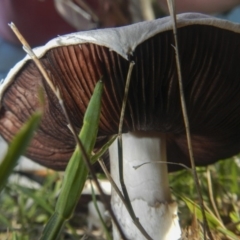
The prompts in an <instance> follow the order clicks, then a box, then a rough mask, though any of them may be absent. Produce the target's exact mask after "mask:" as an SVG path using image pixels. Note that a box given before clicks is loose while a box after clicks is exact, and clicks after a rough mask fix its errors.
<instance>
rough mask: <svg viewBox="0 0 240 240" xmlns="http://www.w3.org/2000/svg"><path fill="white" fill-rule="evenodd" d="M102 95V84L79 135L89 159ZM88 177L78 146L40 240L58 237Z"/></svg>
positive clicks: (100, 83) (98, 86) (88, 109)
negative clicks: (53, 210)
mask: <svg viewBox="0 0 240 240" xmlns="http://www.w3.org/2000/svg"><path fill="white" fill-rule="evenodd" d="M102 91H103V83H102V82H101V81H99V82H98V83H97V85H96V87H95V89H94V93H93V96H92V98H91V100H90V102H89V105H88V108H87V110H86V113H85V116H84V119H83V126H82V129H81V132H80V135H79V137H80V140H81V142H82V143H83V146H84V148H85V150H86V153H87V154H88V156H90V154H91V152H92V150H93V147H94V145H95V141H96V138H97V132H98V123H99V118H100V110H101V96H102ZM87 175H88V168H87V166H86V164H85V162H84V159H83V154H82V152H81V151H80V150H79V147H78V146H77V147H76V149H75V151H74V153H73V155H72V157H71V159H70V161H69V163H68V166H67V168H66V172H65V176H64V180H63V186H62V190H61V192H60V195H59V198H58V200H57V204H56V208H55V212H54V214H53V215H52V217H51V218H50V220H49V221H48V223H47V225H46V227H45V229H44V231H43V235H42V238H41V239H43V240H45V239H47V240H51V239H57V238H58V237H59V235H60V233H61V230H62V228H63V226H64V224H65V222H66V221H67V220H68V219H69V218H70V217H71V216H72V214H73V212H74V209H75V207H76V205H77V203H78V201H79V198H80V195H81V192H82V189H83V187H84V184H85V181H86V178H87Z"/></svg>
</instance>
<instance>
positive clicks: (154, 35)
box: [0, 14, 240, 171]
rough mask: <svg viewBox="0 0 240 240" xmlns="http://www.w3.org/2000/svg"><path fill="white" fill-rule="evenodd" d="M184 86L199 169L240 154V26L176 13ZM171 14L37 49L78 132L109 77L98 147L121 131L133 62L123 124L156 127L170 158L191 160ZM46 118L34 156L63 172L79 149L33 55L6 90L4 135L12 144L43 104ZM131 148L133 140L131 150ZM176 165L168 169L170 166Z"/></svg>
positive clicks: (0, 117) (0, 121) (0, 114)
mask: <svg viewBox="0 0 240 240" xmlns="http://www.w3.org/2000/svg"><path fill="white" fill-rule="evenodd" d="M178 19H179V20H178V21H179V22H178V41H179V51H180V60H181V67H182V77H183V88H184V94H185V100H186V105H187V112H188V117H189V123H190V131H191V136H192V144H193V152H194V158H195V162H196V165H200V166H202V165H207V164H211V163H213V162H215V161H217V160H219V159H222V158H227V157H231V156H232V155H234V154H237V153H239V152H240V114H239V109H240V94H239V92H240V81H239V80H240V68H239V62H240V26H239V25H236V24H232V23H230V22H226V21H223V20H218V19H216V18H211V17H207V16H205V15H201V14H180V15H178ZM171 26H172V23H171V20H170V18H169V17H167V18H163V19H159V20H155V21H150V22H143V23H138V24H134V25H130V26H127V27H121V28H115V29H104V30H96V31H89V32H79V33H76V34H71V35H66V36H63V37H60V38H56V39H53V40H52V41H50V42H49V43H48V44H46V46H44V47H40V48H38V49H37V50H36V53H37V55H38V56H39V57H41V62H42V64H43V65H44V67H45V69H46V70H47V72H48V73H49V75H50V78H51V79H52V81H53V82H54V84H55V85H56V86H57V87H58V88H59V89H60V91H61V93H62V96H63V99H64V100H65V103H66V107H67V109H68V112H69V114H70V117H71V119H72V121H73V123H74V126H75V127H76V128H77V130H78V131H79V130H80V128H81V126H82V119H83V115H84V113H85V110H86V107H87V104H88V102H89V99H90V97H91V95H92V92H93V89H94V86H95V84H96V82H97V81H98V80H99V79H100V77H101V76H103V80H104V83H105V87H104V94H103V99H102V111H101V119H100V127H99V133H98V140H97V143H96V148H99V147H100V146H101V145H103V143H104V142H106V141H107V139H108V137H109V136H111V135H112V134H115V133H117V131H118V124H119V118H120V111H121V106H122V99H123V93H124V86H125V81H126V76H127V71H128V66H129V61H128V54H129V53H132V56H131V59H133V60H134V62H135V66H134V68H133V72H132V78H131V83H130V90H129V98H128V102H127V108H126V114H125V119H124V125H123V130H124V132H128V131H141V132H147V131H151V132H152V131H157V132H160V133H165V134H166V137H167V155H168V161H170V162H176V163H183V164H186V165H187V166H190V162H189V157H188V148H187V143H186V136H185V127H184V123H183V117H182V110H181V104H180V97H179V89H178V79H177V70H176V62H175V52H174V48H173V47H172V45H174V40H173V33H172V30H171ZM41 86H43V87H44V95H45V109H44V117H43V120H42V123H41V126H40V128H39V130H38V131H37V133H36V135H35V137H34V139H33V141H32V143H31V145H30V146H29V148H28V151H27V156H28V157H30V158H31V159H33V160H34V161H37V162H39V163H41V164H43V165H45V166H48V167H51V168H54V169H64V168H65V166H66V164H67V162H68V159H69V158H70V156H71V154H72V152H73V150H74V147H75V141H74V138H73V136H72V134H71V132H70V131H69V129H68V128H67V126H66V124H67V122H66V120H65V116H64V115H63V113H62V109H61V107H60V105H59V104H58V101H57V99H56V97H55V96H54V94H53V93H52V91H51V90H50V89H49V87H48V86H47V84H46V82H45V80H44V79H43V77H42V76H41V75H40V73H39V71H38V69H37V68H36V66H35V64H34V63H33V62H32V60H29V57H26V58H25V59H24V60H23V61H22V62H20V63H18V64H17V65H16V66H15V68H13V69H12V70H11V71H10V73H9V75H8V76H7V78H6V79H5V81H4V82H3V83H2V85H1V86H0V97H1V110H0V134H1V135H2V136H3V137H4V138H5V139H6V140H7V141H11V139H12V137H13V136H14V134H16V132H17V131H18V129H19V128H20V127H21V126H22V124H23V123H24V122H25V121H26V120H27V119H28V118H29V117H30V115H31V114H32V113H33V112H34V111H35V110H36V109H37V108H39V106H40V104H39V101H38V91H39V88H40V87H41ZM133 147H134V146H133ZM177 169H179V166H177V165H169V171H173V170H177Z"/></svg>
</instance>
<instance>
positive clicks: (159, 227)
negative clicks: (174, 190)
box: [109, 133, 181, 240]
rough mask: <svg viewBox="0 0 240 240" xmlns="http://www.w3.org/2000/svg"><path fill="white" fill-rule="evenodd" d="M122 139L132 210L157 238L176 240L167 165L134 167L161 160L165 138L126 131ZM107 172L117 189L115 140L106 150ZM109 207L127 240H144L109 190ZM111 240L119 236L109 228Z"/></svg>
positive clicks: (175, 219) (125, 173)
mask: <svg viewBox="0 0 240 240" xmlns="http://www.w3.org/2000/svg"><path fill="white" fill-rule="evenodd" d="M122 139H123V174H124V181H125V184H126V187H127V190H128V194H129V197H130V201H131V203H132V206H133V209H134V212H135V214H136V216H137V217H138V218H139V221H140V223H141V224H142V226H143V227H144V229H145V230H146V231H147V233H148V234H149V235H150V236H151V237H152V238H153V239H157V240H177V239H179V238H180V235H181V231H180V227H179V223H178V216H177V204H176V203H175V202H173V201H172V200H171V194H170V190H169V184H168V172H167V165H166V164H163V163H159V164H158V163H150V164H146V165H143V166H142V167H140V168H138V169H136V170H135V169H134V168H133V167H134V166H138V165H140V164H143V163H146V162H151V161H165V160H166V147H165V138H162V139H161V135H160V134H146V133H144V134H143V133H127V134H123V135H122ZM109 152H110V164H111V175H112V178H113V179H114V181H115V182H116V184H117V186H118V187H119V188H120V189H121V186H120V182H119V169H118V148H117V143H116V141H115V142H114V143H113V144H112V146H111V147H110V149H109ZM111 203H112V208H113V210H114V212H115V214H116V217H117V219H118V221H119V223H120V225H121V226H122V228H123V231H124V232H125V234H126V237H127V238H128V239H130V240H135V239H138V240H141V239H145V238H144V237H143V236H142V234H141V233H140V231H139V230H138V229H137V228H136V227H135V225H134V223H133V221H132V219H131V217H130V216H129V214H128V212H127V210H126V208H125V206H124V204H123V203H122V201H121V200H120V198H119V197H118V195H117V194H116V192H115V191H114V190H112V199H111ZM113 236H114V240H118V239H120V236H119V235H118V232H117V230H116V229H115V228H114V227H113Z"/></svg>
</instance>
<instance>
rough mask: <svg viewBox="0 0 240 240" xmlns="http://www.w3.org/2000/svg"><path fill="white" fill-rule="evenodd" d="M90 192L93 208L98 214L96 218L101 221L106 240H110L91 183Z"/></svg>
mask: <svg viewBox="0 0 240 240" xmlns="http://www.w3.org/2000/svg"><path fill="white" fill-rule="evenodd" d="M91 191H92V200H93V203H94V207H95V209H96V211H97V213H98V217H99V219H100V221H101V224H102V226H103V229H104V233H105V237H106V240H112V237H111V235H110V233H109V231H108V228H107V225H106V223H105V221H104V219H103V217H102V215H101V212H100V210H99V208H98V204H97V199H96V194H95V191H94V188H93V185H92V183H91Z"/></svg>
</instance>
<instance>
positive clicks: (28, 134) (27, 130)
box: [0, 112, 42, 191]
mask: <svg viewBox="0 0 240 240" xmlns="http://www.w3.org/2000/svg"><path fill="white" fill-rule="evenodd" d="M41 116H42V114H41V113H40V112H36V113H35V114H33V116H32V117H31V118H30V119H29V120H28V121H27V122H26V123H25V124H24V125H23V127H22V128H21V129H20V131H19V132H18V133H17V135H16V136H15V137H14V139H13V140H12V142H11V144H10V145H9V148H8V151H7V154H6V156H5V157H4V159H3V161H2V163H1V165H0V191H1V190H2V189H3V188H4V186H5V183H6V181H7V179H8V177H9V175H10V174H11V172H12V170H13V168H14V167H15V166H16V164H17V161H18V159H19V157H20V156H21V155H23V154H24V152H25V150H26V148H27V146H28V145H29V143H30V141H31V139H32V137H33V134H34V131H35V130H36V129H37V127H38V125H39V123H40V120H41Z"/></svg>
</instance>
